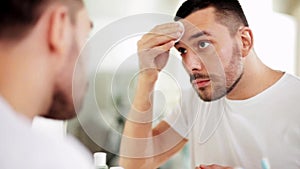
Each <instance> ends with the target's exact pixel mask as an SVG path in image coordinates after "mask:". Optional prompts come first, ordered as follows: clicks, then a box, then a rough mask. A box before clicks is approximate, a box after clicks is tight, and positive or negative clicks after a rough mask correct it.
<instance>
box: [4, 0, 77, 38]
mask: <svg viewBox="0 0 300 169" xmlns="http://www.w3.org/2000/svg"><path fill="white" fill-rule="evenodd" d="M54 2H60V3H64V4H67V6H68V7H69V11H70V12H69V13H70V17H71V19H72V22H74V20H75V19H74V11H77V8H78V4H80V5H82V4H83V2H82V0H1V1H0V39H8V40H16V39H21V38H23V37H24V36H26V35H27V34H28V33H29V32H30V30H31V28H32V27H33V26H34V25H35V24H36V23H37V21H38V20H39V18H40V16H41V14H42V12H43V9H45V7H47V5H48V4H50V3H54ZM78 2H80V3H78ZM75 4H76V5H75ZM74 8H76V9H74Z"/></svg>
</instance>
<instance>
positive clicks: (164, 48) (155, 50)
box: [152, 41, 175, 56]
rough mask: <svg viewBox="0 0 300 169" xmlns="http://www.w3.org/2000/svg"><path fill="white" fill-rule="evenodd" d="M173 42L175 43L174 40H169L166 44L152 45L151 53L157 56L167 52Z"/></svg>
mask: <svg viewBox="0 0 300 169" xmlns="http://www.w3.org/2000/svg"><path fill="white" fill-rule="evenodd" d="M174 44H175V42H174V41H170V42H168V43H166V44H163V45H161V46H157V47H154V48H153V49H152V54H153V55H155V56H158V55H160V54H163V53H165V52H168V51H170V49H171V48H172V47H173V46H174Z"/></svg>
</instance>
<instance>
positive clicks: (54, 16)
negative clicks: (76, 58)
mask: <svg viewBox="0 0 300 169" xmlns="http://www.w3.org/2000/svg"><path fill="white" fill-rule="evenodd" d="M50 10H51V11H50V23H49V32H48V48H49V51H50V52H51V55H52V56H59V58H66V55H67V53H68V51H69V50H70V46H71V39H72V38H71V36H72V26H71V22H70V18H69V15H68V9H67V8H66V7H64V6H55V7H53V8H51V9H50Z"/></svg>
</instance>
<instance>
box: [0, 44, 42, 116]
mask: <svg viewBox="0 0 300 169" xmlns="http://www.w3.org/2000/svg"><path fill="white" fill-rule="evenodd" d="M2 47H4V46H3V45H0V51H1V52H0V95H1V96H2V97H3V98H4V99H5V100H6V101H7V102H8V103H9V104H10V106H11V107H12V108H13V109H14V110H15V111H16V112H17V113H19V114H22V115H23V116H25V117H27V118H28V119H30V120H32V119H33V118H34V117H35V116H37V115H41V113H43V112H44V111H45V107H47V106H45V105H48V103H47V99H45V97H44V96H45V95H44V93H46V92H47V84H46V83H47V79H46V77H45V76H44V75H45V74H44V73H45V71H44V70H45V68H42V67H41V65H43V64H41V60H38V59H37V58H38V57H36V56H39V55H36V54H37V53H38V51H34V50H32V47H29V46H28V45H26V42H24V43H20V44H16V45H15V47H10V48H7V46H6V49H5V50H4V49H3V48H2ZM44 65H45V64H44Z"/></svg>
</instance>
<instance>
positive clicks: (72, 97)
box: [45, 8, 91, 119]
mask: <svg viewBox="0 0 300 169" xmlns="http://www.w3.org/2000/svg"><path fill="white" fill-rule="evenodd" d="M90 31H91V21H90V19H89V17H88V13H87V11H86V9H85V8H82V9H81V10H80V11H79V12H78V14H77V17H76V24H75V25H73V26H72V34H73V35H72V44H71V46H70V48H69V52H68V61H67V62H66V63H65V67H64V69H63V70H62V72H61V77H59V79H58V83H57V85H56V88H55V93H54V98H53V101H52V105H51V107H50V110H49V112H48V114H47V115H45V117H48V118H54V119H70V118H72V117H74V116H75V115H76V111H75V106H76V108H80V107H81V105H82V102H83V98H84V94H85V91H86V89H87V75H86V73H87V72H86V66H87V65H86V62H87V61H86V59H87V58H85V57H83V56H80V57H79V55H80V49H81V48H83V47H84V45H85V43H86V41H87V38H88V35H89V32H90ZM73 75H74V77H73ZM72 89H73V92H72Z"/></svg>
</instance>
